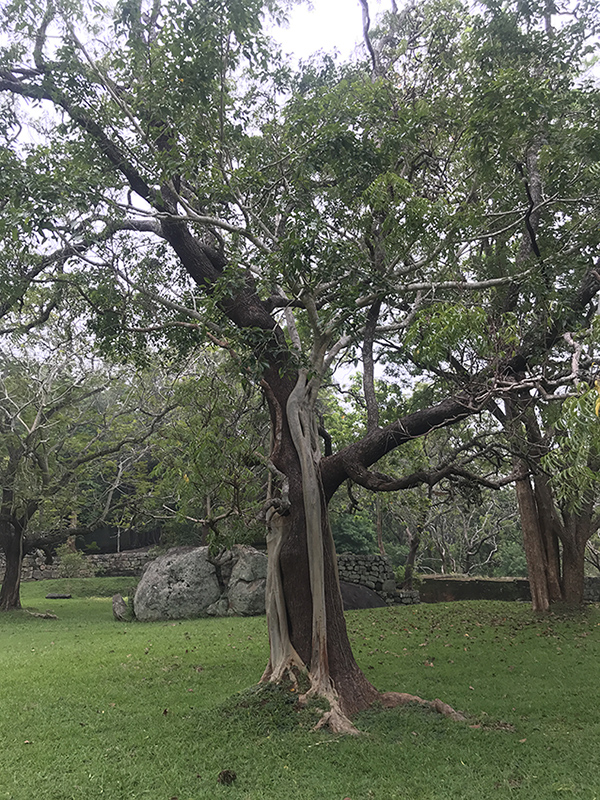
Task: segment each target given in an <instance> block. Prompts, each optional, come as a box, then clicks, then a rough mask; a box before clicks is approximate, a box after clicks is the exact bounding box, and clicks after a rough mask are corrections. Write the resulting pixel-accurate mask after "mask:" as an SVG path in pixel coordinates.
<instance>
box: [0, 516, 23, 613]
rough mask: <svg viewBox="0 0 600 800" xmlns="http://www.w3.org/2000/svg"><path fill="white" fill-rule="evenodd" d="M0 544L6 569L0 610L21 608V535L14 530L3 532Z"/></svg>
mask: <svg viewBox="0 0 600 800" xmlns="http://www.w3.org/2000/svg"><path fill="white" fill-rule="evenodd" d="M0 546H1V547H2V549H3V551H4V555H5V556H6V571H5V573H4V580H3V581H2V589H0V611H12V610H14V609H17V608H21V567H22V564H23V537H22V536H21V535H20V533H18V532H16V531H6V532H3V533H2V535H1V536H0Z"/></svg>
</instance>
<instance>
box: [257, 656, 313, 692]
mask: <svg viewBox="0 0 600 800" xmlns="http://www.w3.org/2000/svg"><path fill="white" fill-rule="evenodd" d="M292 650H293V648H292ZM306 673H307V669H306V666H305V664H304V662H303V661H302V659H301V658H300V656H299V655H298V654H297V653H296V651H295V650H293V652H292V653H291V654H290V655H289V656H288V657H287V658H286V659H285V660H282V661H280V662H279V663H278V664H277V665H276V667H272V666H271V662H270V661H269V663H268V664H267V668H266V669H265V671H264V672H263V674H262V677H261V679H260V681H259V683H291V685H292V686H293V687H294V689H295V690H296V689H298V675H299V674H300V675H305V674H306Z"/></svg>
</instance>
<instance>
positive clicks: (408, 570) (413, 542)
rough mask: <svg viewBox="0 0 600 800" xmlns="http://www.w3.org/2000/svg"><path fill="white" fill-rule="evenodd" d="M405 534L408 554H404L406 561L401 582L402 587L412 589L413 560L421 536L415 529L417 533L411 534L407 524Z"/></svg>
mask: <svg viewBox="0 0 600 800" xmlns="http://www.w3.org/2000/svg"><path fill="white" fill-rule="evenodd" d="M406 534H407V536H408V555H407V556H406V562H405V563H404V580H403V582H402V588H403V589H409V590H410V591H412V588H413V574H414V569H415V561H416V559H417V552H418V550H419V545H420V544H421V537H420V535H419V534H420V531H418V530H417V533H415V534H414V535H413V534H412V533H411V531H410V528H408V526H407V528H406Z"/></svg>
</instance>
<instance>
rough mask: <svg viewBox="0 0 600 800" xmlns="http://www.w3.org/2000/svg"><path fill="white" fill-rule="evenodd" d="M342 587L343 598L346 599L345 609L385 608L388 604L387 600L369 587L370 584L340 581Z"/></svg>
mask: <svg viewBox="0 0 600 800" xmlns="http://www.w3.org/2000/svg"><path fill="white" fill-rule="evenodd" d="M340 588H341V590H342V600H343V601H344V611H350V610H353V609H357V608H383V607H384V606H386V605H387V603H386V602H385V600H383V598H381V597H380V596H379V595H378V594H377V592H374V591H373V590H372V589H369V588H368V586H361V585H360V584H359V583H346V582H345V581H340Z"/></svg>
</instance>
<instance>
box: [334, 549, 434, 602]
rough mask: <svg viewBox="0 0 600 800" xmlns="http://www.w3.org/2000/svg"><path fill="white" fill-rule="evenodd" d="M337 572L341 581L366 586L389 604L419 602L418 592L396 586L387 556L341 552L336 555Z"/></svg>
mask: <svg viewBox="0 0 600 800" xmlns="http://www.w3.org/2000/svg"><path fill="white" fill-rule="evenodd" d="M338 572H339V575H340V580H341V581H346V582H347V583H358V584H360V585H361V586H367V587H368V588H369V589H373V590H374V591H376V592H377V594H379V595H381V597H383V599H384V600H385V601H386V602H388V603H389V604H390V605H394V604H402V605H410V604H412V603H418V602H419V592H417V591H412V592H411V591H408V590H406V589H397V588H396V578H395V576H394V569H393V567H392V564H391V562H390V560H389V558H388V557H387V556H379V555H377V556H371V555H355V554H354V553H341V554H340V555H339V556H338Z"/></svg>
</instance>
